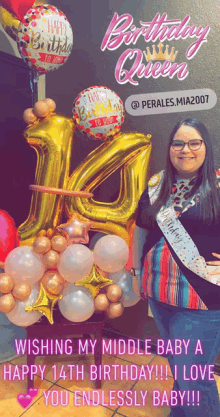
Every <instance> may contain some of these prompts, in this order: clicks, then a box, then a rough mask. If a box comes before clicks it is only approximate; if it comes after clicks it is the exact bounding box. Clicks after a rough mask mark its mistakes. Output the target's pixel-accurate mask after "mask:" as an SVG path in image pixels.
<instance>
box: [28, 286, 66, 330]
mask: <svg viewBox="0 0 220 417" xmlns="http://www.w3.org/2000/svg"><path fill="white" fill-rule="evenodd" d="M61 298H62V295H51V294H49V293H48V292H47V291H46V290H45V288H44V286H43V284H40V292H39V296H38V299H37V301H35V303H34V304H33V305H32V306H27V307H26V308H25V310H26V311H39V312H40V313H42V314H44V316H46V318H47V319H48V321H49V323H50V324H53V323H54V321H53V308H54V305H55V304H56V302H57V301H58V300H61Z"/></svg>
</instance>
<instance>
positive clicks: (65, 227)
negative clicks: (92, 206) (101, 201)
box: [57, 216, 92, 245]
mask: <svg viewBox="0 0 220 417" xmlns="http://www.w3.org/2000/svg"><path fill="white" fill-rule="evenodd" d="M91 226H92V223H91V222H85V221H81V220H79V219H77V217H76V216H73V217H72V218H71V219H70V220H68V222H66V223H64V224H60V225H59V226H58V227H57V230H58V231H59V232H60V233H61V234H62V235H63V236H64V237H65V238H66V239H67V240H68V245H70V244H71V243H85V244H87V243H88V242H89V235H88V231H89V229H90V227H91Z"/></svg>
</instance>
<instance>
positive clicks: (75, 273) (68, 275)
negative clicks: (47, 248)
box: [57, 243, 93, 284]
mask: <svg viewBox="0 0 220 417" xmlns="http://www.w3.org/2000/svg"><path fill="white" fill-rule="evenodd" d="M92 265H93V254H92V252H91V250H90V249H88V248H87V247H86V246H84V245H80V244H77V243H75V244H74V245H70V246H68V247H67V248H66V249H65V251H64V252H62V254H61V255H60V262H59V265H58V268H57V269H58V271H59V273H60V275H62V277H63V278H64V279H65V280H66V281H68V282H72V283H73V284H74V283H75V282H76V281H79V280H80V279H82V278H84V277H86V276H87V275H89V273H90V271H91V269H92Z"/></svg>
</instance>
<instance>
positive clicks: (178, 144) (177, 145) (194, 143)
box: [171, 139, 204, 151]
mask: <svg viewBox="0 0 220 417" xmlns="http://www.w3.org/2000/svg"><path fill="white" fill-rule="evenodd" d="M202 142H204V141H203V140H202V139H191V140H189V142H184V141H183V140H173V142H172V143H171V147H172V148H173V149H174V151H182V150H183V149H184V147H185V145H188V148H189V149H190V150H191V151H198V150H199V149H200V148H201V146H202Z"/></svg>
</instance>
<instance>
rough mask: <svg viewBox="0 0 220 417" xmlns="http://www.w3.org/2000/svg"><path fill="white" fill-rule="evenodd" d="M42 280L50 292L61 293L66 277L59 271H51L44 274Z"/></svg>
mask: <svg viewBox="0 0 220 417" xmlns="http://www.w3.org/2000/svg"><path fill="white" fill-rule="evenodd" d="M41 282H42V284H43V286H44V288H45V290H47V291H48V292H49V293H50V294H53V295H59V294H60V293H61V292H62V291H63V288H64V283H65V281H64V279H63V277H61V275H60V274H59V273H58V272H57V271H50V272H46V274H44V276H43V278H42V279H41Z"/></svg>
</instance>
